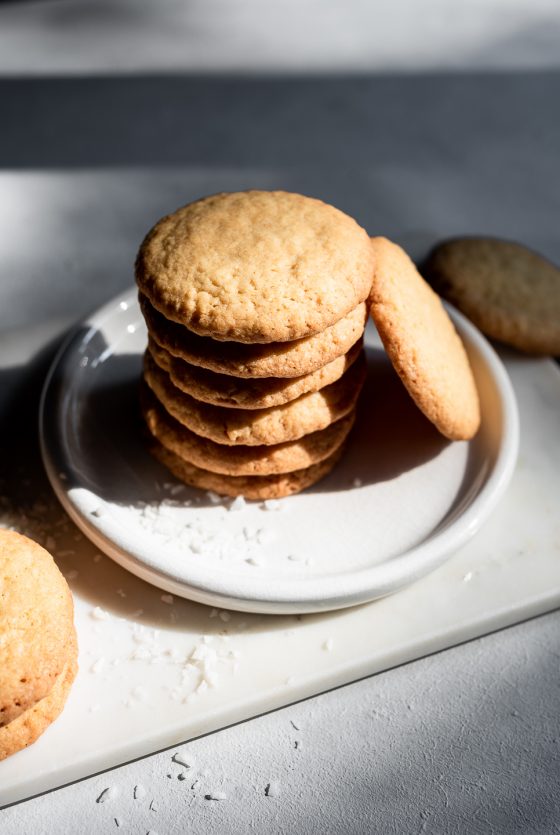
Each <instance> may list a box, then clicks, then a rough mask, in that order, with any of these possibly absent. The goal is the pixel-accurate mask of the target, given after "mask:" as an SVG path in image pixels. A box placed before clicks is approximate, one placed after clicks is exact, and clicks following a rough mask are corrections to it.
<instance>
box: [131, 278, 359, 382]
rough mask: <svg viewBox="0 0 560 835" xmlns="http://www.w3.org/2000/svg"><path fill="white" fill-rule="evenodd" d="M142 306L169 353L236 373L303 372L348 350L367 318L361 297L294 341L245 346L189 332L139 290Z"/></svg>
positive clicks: (296, 374)
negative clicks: (326, 324)
mask: <svg viewBox="0 0 560 835" xmlns="http://www.w3.org/2000/svg"><path fill="white" fill-rule="evenodd" d="M139 300H140V309H141V311H142V314H143V316H144V319H145V320H146V325H147V327H148V331H149V333H150V335H151V337H152V339H153V340H154V341H155V342H156V343H157V344H158V345H160V346H161V347H162V348H165V350H166V351H168V352H169V353H170V354H173V356H175V357H178V358H179V359H183V360H185V361H186V362H188V363H190V364H191V365H196V366H199V367H201V368H206V369H208V370H209V371H215V372H217V373H219V374H229V375H232V376H234V377H244V378H252V377H282V378H284V377H301V376H302V375H303V374H310V373H311V372H313V371H316V370H317V369H319V368H322V367H323V366H324V365H327V364H328V363H329V362H332V361H333V360H334V359H337V358H338V357H341V356H343V354H346V353H347V352H348V351H349V350H350V348H352V346H353V345H355V343H356V342H357V341H358V340H359V339H361V337H362V334H363V332H364V328H365V325H366V322H367V317H368V310H367V305H366V304H365V303H364V302H362V303H361V304H359V305H357V306H356V307H355V308H354V309H353V310H351V311H350V312H349V313H348V314H347V315H346V316H344V317H343V318H341V319H339V320H338V321H337V322H335V323H334V325H331V326H330V327H328V328H326V329H325V330H323V331H321V332H320V333H317V334H314V335H313V336H308V337H306V338H304V339H297V340H294V341H293V342H271V343H268V344H265V345H262V344H261V345H258V344H253V345H248V344H243V343H240V342H218V341H217V340H215V339H210V338H208V337H204V336H197V335H196V334H195V333H193V332H192V331H189V330H188V329H187V328H185V327H183V326H182V325H178V324H177V323H176V322H172V321H171V320H170V319H166V318H165V316H163V315H162V314H161V313H159V311H157V310H156V309H155V308H154V307H153V305H152V304H150V302H149V300H148V299H147V298H146V297H145V296H144V295H143V294H142V293H140V294H139Z"/></svg>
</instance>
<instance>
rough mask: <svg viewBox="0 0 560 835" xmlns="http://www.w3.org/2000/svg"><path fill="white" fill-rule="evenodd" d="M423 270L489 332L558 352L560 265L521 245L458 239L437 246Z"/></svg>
mask: <svg viewBox="0 0 560 835" xmlns="http://www.w3.org/2000/svg"><path fill="white" fill-rule="evenodd" d="M425 274H426V276H427V278H428V280H429V281H430V282H431V283H432V285H433V286H434V287H435V289H436V290H437V291H438V292H439V293H441V294H442V296H445V298H446V299H449V301H451V302H453V304H455V305H457V307H458V308H459V310H462V311H463V313H465V314H466V315H467V316H468V317H469V319H471V320H472V321H473V322H474V323H475V325H477V327H479V328H480V330H481V331H483V332H484V333H485V334H487V335H488V336H491V337H492V338H493V339H498V340H500V342H506V343H507V344H508V345H513V346H514V347H515V348H518V349H519V350H520V351H527V352H529V353H532V354H552V355H560V269H559V268H558V267H556V266H555V265H554V264H551V263H550V261H547V260H546V259H544V258H543V257H542V256H540V255H538V254H537V253H536V252H532V251H531V250H530V249H527V248H526V247H524V246H521V244H516V243H512V242H510V241H501V240H496V239H492V238H458V239H456V240H451V241H446V242H444V243H442V244H440V245H439V246H437V247H436V248H435V249H434V250H433V251H432V252H431V254H430V256H429V258H428V261H427V263H426V266H425Z"/></svg>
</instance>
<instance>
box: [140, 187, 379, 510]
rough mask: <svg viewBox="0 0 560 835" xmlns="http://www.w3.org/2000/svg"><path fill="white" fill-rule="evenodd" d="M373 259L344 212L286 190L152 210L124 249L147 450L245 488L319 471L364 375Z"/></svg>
mask: <svg viewBox="0 0 560 835" xmlns="http://www.w3.org/2000/svg"><path fill="white" fill-rule="evenodd" d="M373 262H374V256H373V251H372V247H371V245H370V241H369V238H368V235H367V234H366V232H365V231H364V230H363V229H362V228H361V227H360V226H358V224H357V223H356V222H355V221H354V220H352V219H351V218H350V217H348V216H347V215H345V214H344V213H343V212H340V211H339V210H337V209H335V208H333V207H332V206H329V205H327V204H325V203H322V202H321V201H319V200H314V199H312V198H309V197H303V196H302V195H298V194H290V193H286V192H263V191H249V192H240V193H232V194H218V195H214V196H212V197H208V198H205V199H203V200H200V201H198V202H196V203H192V204H190V205H188V206H185V207H183V208H182V209H179V210H178V211H177V212H175V213H174V214H172V215H169V216H168V217H165V218H163V219H162V220H160V221H159V222H158V223H157V224H156V225H155V227H154V228H153V229H152V230H151V231H150V232H149V233H148V235H147V236H146V238H145V240H144V241H143V243H142V245H141V247H140V251H139V253H138V258H137V261H136V279H137V283H138V287H139V290H140V304H141V308H142V312H143V314H144V317H145V319H146V323H147V326H148V331H149V334H150V344H149V347H148V350H147V352H146V356H145V365H144V380H145V385H144V389H143V396H142V403H143V413H144V417H145V420H146V423H147V425H148V428H149V429H150V431H151V433H152V436H153V437H154V452H155V454H156V456H157V457H158V458H159V459H160V460H162V461H163V462H164V463H165V464H166V465H167V466H168V467H169V468H170V469H171V470H172V472H174V473H175V474H176V475H177V476H178V477H179V478H181V479H182V480H184V481H186V482H187V483H189V484H193V485H195V486H198V487H201V488H203V489H209V490H214V491H216V492H218V493H222V494H225V495H244V496H246V497H248V498H269V497H277V496H284V495H288V494H290V493H294V492H297V491H299V490H302V489H304V488H305V487H307V486H309V485H311V484H313V483H314V482H316V481H317V480H318V479H319V478H321V477H322V476H323V475H325V474H326V473H327V472H328V471H329V470H330V469H331V467H332V466H333V465H334V463H335V462H336V460H337V459H338V457H339V455H340V451H341V448H342V444H343V442H344V439H345V438H346V435H347V434H348V432H349V430H350V428H351V425H352V421H353V416H354V410H355V406H356V401H357V398H358V395H359V392H360V389H361V386H362V384H363V380H364V376H365V362H364V359H363V356H362V353H361V339H362V335H363V331H364V327H365V323H366V319H367V310H366V304H365V300H366V298H367V296H368V293H369V291H370V288H371V283H372V277H373V267H374V263H373Z"/></svg>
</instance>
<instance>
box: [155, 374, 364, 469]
mask: <svg viewBox="0 0 560 835" xmlns="http://www.w3.org/2000/svg"><path fill="white" fill-rule="evenodd" d="M141 408H142V415H143V417H144V420H145V422H146V425H147V427H148V429H149V431H150V433H151V434H152V435H153V436H154V438H155V439H156V440H157V441H159V443H160V444H161V445H162V446H163V447H165V448H166V449H168V450H169V451H170V452H173V453H174V454H175V455H177V456H178V457H179V458H182V459H184V460H185V461H187V462H188V463H189V464H194V465H195V466H196V467H200V468H202V469H204V470H210V471H211V472H214V473H222V474H223V475H231V476H241V475H248V476H256V475H278V474H280V473H289V472H293V471H294V470H301V469H305V468H306V467H310V466H312V465H313V464H318V463H319V462H320V461H324V460H325V458H329V457H330V456H331V455H332V454H333V453H334V452H335V451H336V450H337V449H338V447H339V446H340V445H341V444H342V443H343V442H344V441H345V440H346V437H347V436H348V433H349V432H350V429H351V428H352V426H353V424H354V419H355V411H352V412H350V414H349V415H346V417H343V418H341V419H340V420H337V421H336V422H335V423H331V425H330V426H327V428H326V429H321V430H319V431H318V432H312V433H311V434H310V435H305V436H304V437H303V438H300V439H299V440H297V441H288V442H287V443H285V444H276V445H273V446H225V445H223V444H217V443H215V442H214V441H209V440H208V438H201V437H200V435H195V433H194V432H191V431H190V430H189V429H187V428H186V427H185V426H182V425H181V424H180V423H178V421H176V420H175V418H173V417H171V415H169V414H168V413H167V412H166V411H165V409H164V408H163V406H162V405H161V403H160V402H159V401H158V400H157V398H156V397H155V396H154V395H153V393H152V392H151V391H150V389H149V388H148V386H147V385H145V384H144V385H143V386H142V391H141Z"/></svg>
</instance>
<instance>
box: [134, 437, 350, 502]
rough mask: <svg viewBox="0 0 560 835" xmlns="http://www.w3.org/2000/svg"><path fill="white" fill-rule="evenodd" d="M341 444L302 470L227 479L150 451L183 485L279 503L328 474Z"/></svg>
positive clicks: (161, 451) (156, 450) (165, 451)
mask: <svg viewBox="0 0 560 835" xmlns="http://www.w3.org/2000/svg"><path fill="white" fill-rule="evenodd" d="M343 447H344V444H342V445H341V446H340V447H339V448H338V449H337V450H336V452H334V453H333V454H332V455H331V456H330V457H329V458H326V459H325V460H324V461H321V462H320V463H319V464H313V466H311V467H307V468H306V469H304V470H295V471H293V472H290V473H281V474H279V475H263V476H228V475H222V474H220V473H212V472H210V471H209V470H203V469H201V468H200V467H195V466H194V464H189V463H188V462H187V461H185V460H184V459H183V458H179V456H178V455H175V453H173V452H171V451H170V450H168V449H166V448H165V447H164V446H162V445H161V444H160V443H159V442H157V441H154V442H153V444H152V446H151V448H150V451H151V453H152V455H153V456H154V457H155V458H157V460H158V461H159V462H160V463H161V464H163V465H164V466H165V467H167V469H168V470H169V471H170V472H171V473H172V474H173V475H174V476H175V478H178V479H179V480H180V481H183V482H184V483H185V484H189V485H190V486H191V487H198V488H199V489H200V490H211V491H213V492H214V493H218V494H219V495H221V496H244V497H245V498H246V499H255V500H259V499H280V498H283V497H284V496H291V495H293V494H294V493H300V492H301V491H302V490H306V489H307V488H308V487H311V486H312V485H313V484H316V483H317V482H318V481H319V480H320V479H322V478H324V477H325V476H326V475H328V474H329V473H330V471H331V470H332V469H333V467H334V466H335V464H336V463H337V462H338V460H339V458H340V456H341V454H342V450H343Z"/></svg>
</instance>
